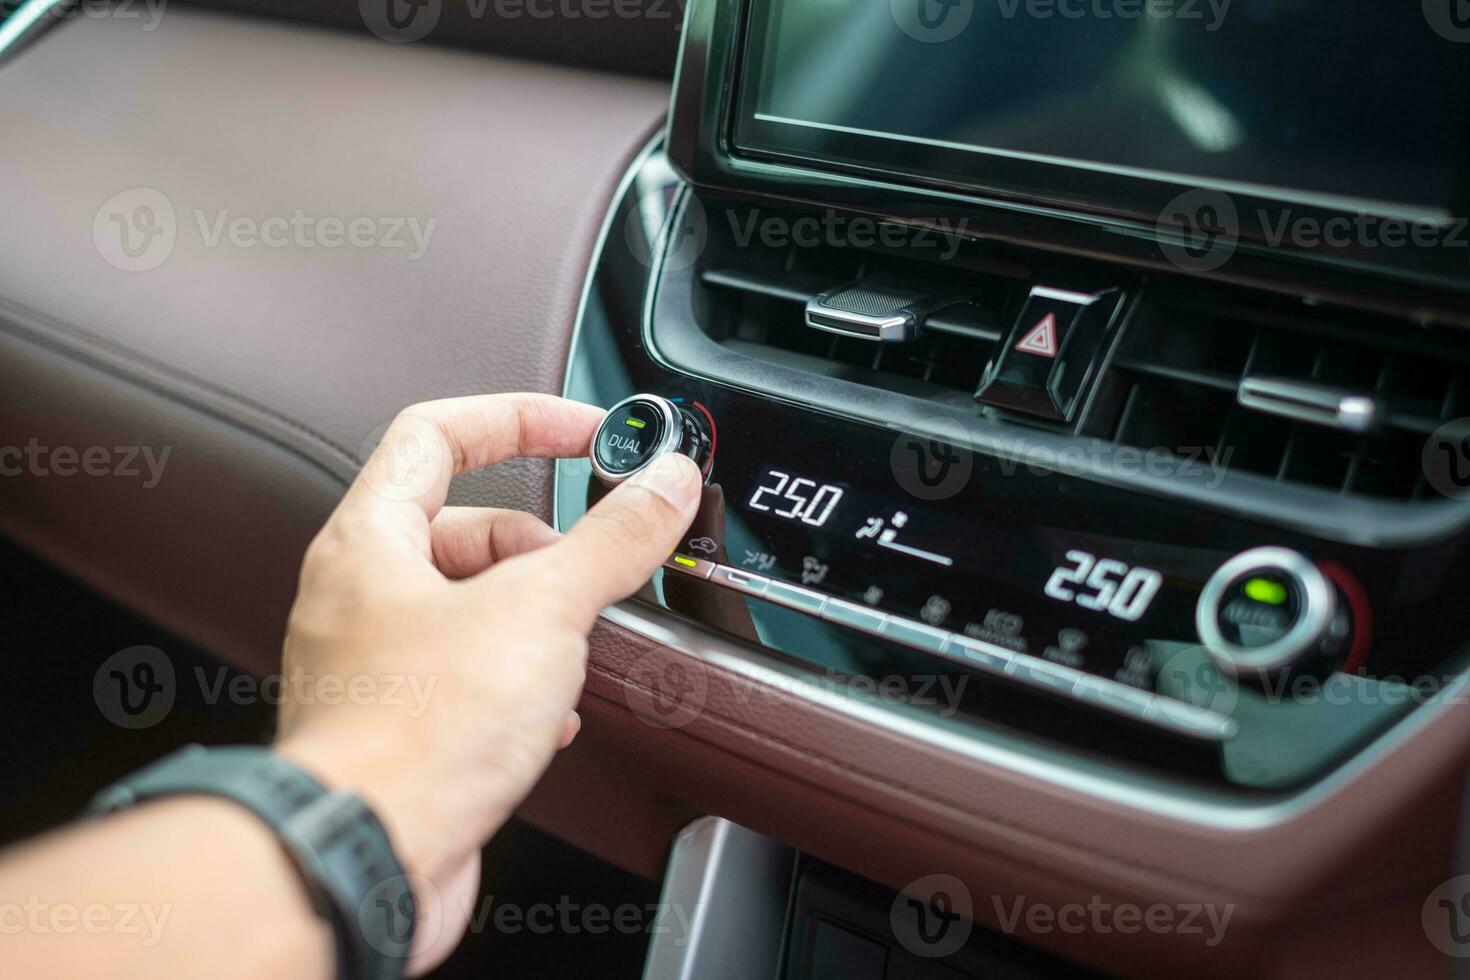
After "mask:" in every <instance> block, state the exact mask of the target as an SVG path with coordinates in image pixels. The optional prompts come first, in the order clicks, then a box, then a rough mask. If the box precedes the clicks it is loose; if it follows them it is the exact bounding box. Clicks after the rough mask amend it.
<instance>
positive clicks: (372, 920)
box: [87, 745, 417, 980]
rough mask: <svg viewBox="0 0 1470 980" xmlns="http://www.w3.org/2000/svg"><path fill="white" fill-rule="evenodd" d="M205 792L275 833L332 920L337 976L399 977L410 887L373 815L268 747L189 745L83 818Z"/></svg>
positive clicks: (408, 943)
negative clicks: (239, 808) (240, 809)
mask: <svg viewBox="0 0 1470 980" xmlns="http://www.w3.org/2000/svg"><path fill="white" fill-rule="evenodd" d="M191 794H204V795H207V796H218V797H222V798H224V799H228V800H232V801H234V802H235V803H238V804H239V805H241V806H243V807H245V808H246V809H247V810H249V811H250V812H252V813H254V814H255V815H256V816H257V817H259V818H260V819H261V820H262V821H264V822H265V823H266V825H267V826H269V827H270V828H271V830H272V831H273V832H274V833H275V834H276V836H277V837H278V838H279V839H280V841H281V844H282V845H283V846H284V848H285V850H286V852H287V853H288V854H289V855H290V856H291V859H292V861H293V862H295V864H296V867H297V870H298V871H299V872H300V873H301V876H302V878H303V880H304V881H305V882H306V885H307V887H308V889H310V891H311V895H312V900H313V903H314V904H315V906H316V910H317V913H318V914H319V915H321V916H322V917H323V918H326V919H327V920H328V921H330V922H331V923H332V928H333V932H334V933H335V936H336V942H337V976H338V977H339V978H341V980H398V978H400V977H402V976H403V966H404V963H405V962H406V961H407V959H408V954H409V952H410V950H411V948H412V946H413V932H414V924H415V920H416V918H417V916H416V912H415V905H414V895H413V889H412V887H411V885H410V882H409V880H408V876H407V874H406V873H405V872H404V870H403V866H402V864H400V863H399V861H398V858H397V857H396V856H395V854H394V852H393V846H392V842H391V841H390V840H389V839H388V832H387V830H386V829H384V827H383V825H382V823H380V822H379V821H378V818H377V816H376V815H375V814H374V813H373V811H372V810H371V809H370V808H369V807H368V805H367V804H366V803H364V802H363V801H362V799H361V798H360V797H358V796H357V795H355V794H352V793H331V792H328V791H327V788H326V787H325V786H323V785H322V784H321V783H319V782H317V780H316V779H314V778H313V777H312V776H311V775H310V774H309V773H307V772H306V771H305V770H303V769H301V768H300V767H298V766H296V765H294V764H292V763H290V762H287V761H286V760H285V759H282V758H280V757H279V756H277V755H276V754H275V753H273V752H271V751H270V750H268V749H265V748H262V747H258V746H252V747H244V746H239V747H229V748H213V749H210V748H205V747H204V746H202V745H191V746H188V747H187V748H184V749H180V750H179V751H178V752H175V753H174V754H172V755H170V756H166V757H165V758H163V759H161V760H159V761H158V762H156V763H154V764H153V765H151V766H148V767H147V768H145V769H142V770H140V771H138V772H136V773H134V774H133V775H131V776H128V777H127V778H126V779H123V780H122V781H120V782H118V783H115V784H114V785H112V786H110V787H108V788H107V789H105V790H103V791H102V792H101V793H98V794H97V796H96V797H94V798H93V800H92V802H91V804H90V805H89V806H88V807H87V815H88V816H101V815H104V814H107V813H111V812H113V811H116V810H121V809H125V808H127V807H130V806H134V805H136V804H138V803H142V802H144V801H146V800H153V799H159V798H161V797H167V796H181V795H191Z"/></svg>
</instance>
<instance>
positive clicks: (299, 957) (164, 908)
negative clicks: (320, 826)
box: [0, 797, 335, 980]
mask: <svg viewBox="0 0 1470 980" xmlns="http://www.w3.org/2000/svg"><path fill="white" fill-rule="evenodd" d="M0 935H3V937H4V938H3V940H0V943H3V947H4V951H5V952H4V957H3V958H4V961H5V966H6V969H5V972H6V974H7V975H9V976H18V977H32V976H35V977H40V976H64V977H94V976H106V977H119V978H128V977H139V978H144V977H146V978H149V980H174V978H178V980H193V978H196V977H201V976H211V977H222V978H228V977H262V976H269V977H273V978H279V980H329V978H330V977H332V976H333V975H334V971H335V953H334V947H333V940H332V931H331V927H330V926H329V925H328V924H327V923H326V922H325V921H324V920H322V919H321V918H320V917H318V916H317V914H316V913H315V912H314V911H313V909H312V907H311V901H310V897H309V895H308V893H307V891H306V888H305V886H304V885H303V884H302V882H301V879H300V877H299V875H298V874H297V872H296V870H295V868H294V867H293V866H292V864H291V860H290V858H289V857H287V855H286V853H285V851H284V850H282V848H281V846H280V844H279V843H278V842H277V841H276V838H275V837H274V836H273V835H272V833H271V831H270V830H269V828H267V827H266V826H265V824H264V823H262V822H261V821H260V820H259V819H258V818H256V817H255V816H254V815H253V814H251V813H249V812H248V811H246V810H244V809H243V808H241V807H239V806H238V805H236V804H233V803H230V802H228V801H224V800H214V799H210V798H207V797H179V798H176V799H169V800H162V801H159V802H155V803H149V804H146V805H144V806H140V807H138V808H137V809H134V810H128V811H125V812H122V813H119V814H116V815H113V816H110V817H107V818H106V819H104V820H101V821H97V822H90V823H82V824H76V825H74V826H71V827H67V828H65V829H63V830H60V831H58V832H56V833H53V834H50V835H47V836H46V837H43V838H41V839H39V840H35V841H31V842H29V843H27V844H24V845H22V846H20V847H17V848H15V849H13V850H11V851H9V852H7V853H6V854H4V855H0Z"/></svg>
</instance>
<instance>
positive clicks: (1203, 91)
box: [735, 0, 1470, 215]
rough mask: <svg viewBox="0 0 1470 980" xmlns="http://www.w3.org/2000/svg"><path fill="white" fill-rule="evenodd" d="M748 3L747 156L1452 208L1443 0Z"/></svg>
mask: <svg viewBox="0 0 1470 980" xmlns="http://www.w3.org/2000/svg"><path fill="white" fill-rule="evenodd" d="M749 6H750V15H749V16H750V19H749V21H748V24H747V42H746V53H745V59H744V63H743V75H742V86H741V94H740V101H739V105H738V112H737V116H736V128H735V142H736V145H737V146H738V147H739V148H741V149H742V150H745V151H752V152H755V153H758V154H759V153H763V152H764V153H773V154H778V155H783V156H795V157H800V158H803V159H809V160H815V161H829V162H833V163H838V164H851V165H854V166H860V167H862V168H864V169H870V170H879V171H882V172H888V173H897V174H907V175H915V176H933V177H938V178H941V179H949V180H952V181H954V182H957V183H961V184H966V185H971V186H976V185H978V186H982V187H992V188H1002V189H1003V188H1005V187H1007V186H1010V185H1013V184H1016V183H1024V177H1025V175H1027V171H1026V170H1025V169H1024V166H1025V165H1031V166H1032V168H1033V171H1034V168H1035V165H1038V164H1041V165H1052V166H1063V167H1070V168H1073V169H1074V177H1073V179H1071V180H1068V179H1065V178H1063V179H1057V178H1056V177H1055V176H1053V177H1052V178H1051V179H1049V180H1046V181H1041V182H1039V183H1040V186H1043V187H1046V188H1049V189H1052V190H1058V191H1059V192H1063V193H1065V192H1066V191H1068V190H1073V191H1075V190H1077V187H1076V186H1073V185H1074V184H1076V180H1077V175H1078V174H1080V173H1081V172H1083V171H1093V172H1094V173H1095V174H1099V175H1124V176H1129V177H1138V178H1142V179H1145V180H1154V181H1159V180H1162V181H1170V180H1173V181H1175V182H1176V183H1187V184H1204V185H1210V184H1212V183H1213V184H1214V185H1215V186H1217V187H1221V188H1223V189H1225V190H1227V191H1231V192H1234V191H1236V190H1242V191H1244V192H1246V193H1251V194H1256V195H1258V196H1266V197H1274V198H1277V199H1286V200H1300V201H1303V202H1305V203H1310V204H1323V205H1324V206H1329V207H1335V208H1338V209H1343V210H1359V209H1367V210H1377V211H1382V212H1387V213H1397V214H1413V215H1429V214H1441V215H1442V214H1444V213H1454V214H1462V213H1464V212H1463V211H1452V210H1450V209H1451V208H1453V206H1454V203H1455V202H1456V201H1457V200H1459V199H1461V198H1462V196H1463V193H1464V191H1465V189H1466V172H1467V161H1470V57H1466V52H1465V45H1464V44H1456V43H1452V41H1453V40H1454V39H1458V40H1460V41H1464V40H1466V38H1467V37H1470V28H1467V27H1466V26H1465V25H1464V24H1459V23H1458V22H1456V21H1452V16H1453V15H1452V14H1451V13H1450V12H1449V11H1450V9H1451V8H1452V7H1453V6H1454V4H1453V3H1440V4H1437V5H1436V4H1428V5H1421V4H1418V3H1351V4H1343V3H1339V2H1335V0H1291V2H1286V0H1233V2H1232V0H1198V2H1186V0H1179V2H1175V3H1167V4H1159V3H1138V4H1134V3H1120V2H1109V0H1102V2H1098V0H1086V2H1084V0H1047V2H1046V3H1036V2H1032V0H974V2H971V0H947V2H939V0H893V2H892V3H889V2H883V0H879V2H872V0H823V2H812V0H752V2H751V4H750V5H749ZM1431 8H1432V10H1431ZM1441 12H1443V14H1444V16H1443V17H1440V18H1439V19H1440V20H1442V21H1443V23H1436V17H1437V16H1438V14H1439V13H1441ZM1031 175H1032V176H1034V173H1032V174H1031ZM1025 190H1026V188H1025V187H1021V188H1018V192H1020V193H1025ZM1176 192H1177V191H1176ZM1343 202H1346V203H1347V205H1348V206H1347V207H1343Z"/></svg>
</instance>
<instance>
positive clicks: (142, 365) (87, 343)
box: [0, 297, 362, 479]
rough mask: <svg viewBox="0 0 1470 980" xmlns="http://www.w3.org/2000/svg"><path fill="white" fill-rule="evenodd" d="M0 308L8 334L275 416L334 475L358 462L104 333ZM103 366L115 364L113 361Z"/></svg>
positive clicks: (291, 423)
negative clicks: (319, 453) (64, 343)
mask: <svg viewBox="0 0 1470 980" xmlns="http://www.w3.org/2000/svg"><path fill="white" fill-rule="evenodd" d="M0 314H4V316H3V317H0V330H5V331H6V332H8V333H11V334H13V335H16V336H20V337H23V338H27V339H31V340H33V341H34V340H42V341H46V340H49V341H51V342H50V343H49V344H47V346H50V347H52V348H53V349H58V350H59V352H60V353H63V354H65V355H68V356H72V357H73V359H77V358H76V356H75V355H76V353H77V352H75V351H72V350H68V349H66V348H65V347H60V348H58V346H57V342H56V340H55V339H53V338H50V337H47V336H46V335H47V334H59V335H61V336H63V337H65V338H66V339H67V340H69V341H71V342H73V343H77V344H80V345H82V346H83V347H84V348H91V350H92V352H93V353H94V356H95V357H96V358H97V360H99V361H102V362H104V363H105V362H106V360H107V357H104V355H107V356H110V357H111V358H116V359H119V360H121V361H124V362H125V363H126V364H127V365H128V366H130V367H131V368H133V369H134V370H135V371H136V372H138V373H139V374H140V375H142V380H150V381H152V382H153V384H154V385H156V386H158V387H167V386H168V384H169V383H174V384H182V385H184V386H186V387H189V388H192V389H195V390H196V391H199V392H203V393H206V394H209V395H212V396H214V397H215V398H218V399H221V400H223V401H224V402H226V403H228V404H231V405H234V406H237V407H243V408H247V409H249V410H251V411H252V412H255V413H258V414H260V415H262V416H264V417H266V418H268V419H270V420H271V421H274V422H277V423H279V424H281V425H283V426H285V427H286V428H288V429H290V430H291V431H292V432H294V433H296V434H297V435H300V436H303V437H305V438H306V439H307V440H308V441H309V442H313V443H316V444H317V448H318V449H322V450H325V455H326V456H329V457H335V458H333V459H331V460H330V461H328V460H326V459H314V460H313V462H315V463H317V464H318V465H320V466H322V467H323V468H324V469H326V470H327V471H328V472H329V473H331V474H332V475H333V476H334V477H337V478H339V479H343V478H344V476H345V477H346V478H348V479H350V477H351V475H352V474H355V473H356V472H357V470H358V469H359V467H360V466H361V465H362V464H361V461H360V460H359V459H358V458H357V457H356V456H355V455H354V454H353V453H351V452H349V451H348V450H347V449H346V448H345V447H343V446H342V445H341V444H340V443H338V442H337V441H336V440H334V439H332V438H331V437H330V436H327V435H326V434H324V433H322V432H320V431H318V430H317V429H314V428H312V427H311V426H309V425H307V424H305V423H303V422H301V421H299V420H297V419H293V418H291V417H290V416H288V415H283V414H282V413H280V412H278V411H276V410H275V409H273V408H271V407H269V406H268V405H263V404H261V403H260V402H257V401H255V400H253V399H251V398H247V397H245V396H243V395H240V394H237V393H235V392H233V391H230V390H228V389H225V388H221V387H219V386H218V385H215V384H212V383H210V382H208V381H204V380H202V379H201V378H198V377H195V376H194V375H192V374H189V373H188V372H185V371H181V370H179V369H178V368H175V367H173V366H172V365H169V364H165V363H162V362H160V361H157V360H155V359H153V358H150V357H147V356H145V355H143V354H139V353H137V352H136V351H132V350H129V349H128V348H126V347H123V346H121V345H120V344H117V343H116V342H114V341H112V340H109V339H107V338H105V337H101V336H98V335H97V334H94V333H91V332H90V331H87V330H83V329H82V328H80V327H76V326H73V325H71V324H68V323H65V322H63V321H61V320H58V319H56V318H55V317H52V316H49V315H47V314H45V313H41V312H40V311H38V310H34V309H31V308H30V307H27V306H24V305H22V304H20V303H17V302H15V301H14V300H11V299H8V298H6V297H0ZM27 335H29V337H27ZM37 335H39V336H37ZM108 366H110V367H116V365H108ZM171 394H174V395H177V393H176V392H171ZM230 420H231V421H232V422H235V423H237V424H242V423H245V422H246V420H245V419H243V418H240V417H238V416H231V417H230ZM334 464H336V465H334ZM341 466H345V467H346V470H347V472H346V474H344V473H342V472H339V468H340V467H341Z"/></svg>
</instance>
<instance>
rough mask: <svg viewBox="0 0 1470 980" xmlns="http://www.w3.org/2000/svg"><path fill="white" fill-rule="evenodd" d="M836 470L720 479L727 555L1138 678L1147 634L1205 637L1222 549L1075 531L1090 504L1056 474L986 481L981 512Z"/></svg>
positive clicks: (1178, 639)
mask: <svg viewBox="0 0 1470 980" xmlns="http://www.w3.org/2000/svg"><path fill="white" fill-rule="evenodd" d="M833 469H836V467H828V470H827V471H826V472H817V471H815V470H812V469H809V468H807V469H804V468H799V467H792V466H789V465H787V464H785V463H762V464H760V465H758V466H756V467H755V470H756V476H755V478H754V479H753V480H751V481H749V483H748V484H747V485H744V486H737V485H730V486H726V487H724V488H723V490H724V492H725V493H726V494H727V497H726V502H725V506H726V517H727V520H726V527H725V531H724V534H725V547H726V552H727V554H726V557H725V561H727V562H728V563H729V564H731V565H733V566H735V567H737V568H743V569H746V570H749V571H753V572H758V573H760V574H763V575H767V576H771V577H775V578H780V579H783V580H786V581H790V582H792V583H793V584H801V585H805V586H807V587H809V588H812V589H815V590H818V591H820V592H823V593H826V594H829V595H835V596H838V597H841V598H845V599H849V600H852V601H856V602H862V603H865V604H867V605H870V606H872V607H874V608H877V609H881V610H883V611H886V612H890V613H895V614H898V615H902V616H905V617H908V618H911V619H918V620H921V621H923V622H925V623H928V624H929V625H931V626H935V627H939V628H943V629H947V630H951V631H954V632H959V633H964V634H966V635H968V636H971V637H974V638H976V639H980V640H984V641H987V642H989V643H993V644H995V645H997V646H1001V647H1005V648H1006V649H1009V650H1012V651H1015V652H1018V653H1027V654H1031V655H1033V656H1037V657H1042V658H1045V659H1048V660H1051V661H1053V662H1057V663H1062V664H1065V665H1067V666H1071V667H1076V668H1080V669H1087V670H1089V671H1092V672H1094V673H1102V674H1106V675H1108V676H1114V677H1117V678H1118V679H1122V680H1124V681H1130V682H1132V683H1136V684H1138V685H1140V686H1149V685H1150V684H1151V680H1150V678H1149V676H1148V673H1147V670H1148V667H1147V665H1148V663H1149V661H1150V656H1149V654H1150V650H1149V644H1150V643H1156V642H1164V643H1186V644H1193V643H1197V640H1196V638H1195V634H1194V625H1193V624H1194V619H1193V616H1194V608H1195V603H1196V601H1197V599H1198V596H1199V592H1200V589H1201V587H1202V585H1203V582H1204V580H1205V579H1206V578H1208V576H1209V574H1210V573H1211V572H1212V571H1213V569H1214V568H1215V566H1216V565H1218V563H1219V561H1220V559H1221V554H1220V553H1218V552H1215V551H1202V550H1201V549H1200V548H1199V547H1198V546H1195V545H1191V544H1190V543H1189V542H1186V541H1184V540H1180V541H1179V542H1178V544H1177V545H1175V544H1168V543H1161V542H1158V541H1155V540H1149V537H1148V536H1140V537H1133V536H1131V535H1129V534H1128V533H1126V531H1124V530H1123V529H1119V532H1120V533H1114V534H1109V533H1082V532H1078V531H1072V530H1067V529H1066V528H1065V523H1070V521H1066V519H1065V518H1064V517H1063V516H1062V511H1063V510H1064V509H1065V510H1071V509H1072V508H1073V507H1075V506H1077V505H1078V504H1082V505H1084V506H1085V501H1082V500H1077V499H1065V500H1052V499H1049V498H1051V496H1052V495H1053V494H1061V495H1063V496H1066V491H1065V490H1063V489H1062V488H1063V487H1064V486H1065V485H1064V484H1061V483H1060V482H1058V481H1043V480H1029V479H1026V478H1025V477H1024V476H1020V475H1016V474H1013V475H1012V476H1010V477H1007V476H1005V475H1004V474H1002V475H1001V479H999V480H996V481H995V482H994V483H993V484H992V483H991V481H990V479H988V478H987V480H986V484H987V487H990V486H993V490H992V492H990V493H987V494H984V495H983V496H982V497H981V499H983V500H987V501H988V503H989V504H990V505H991V507H989V508H987V507H982V509H981V510H979V511H978V512H977V511H975V510H973V509H971V508H972V507H973V504H974V502H975V497H974V496H973V495H972V494H969V493H965V494H955V495H952V496H947V497H946V496H943V495H940V494H935V495H934V496H935V497H936V499H934V500H929V501H924V500H917V499H915V498H914V497H913V496H912V495H909V494H906V493H903V492H902V491H901V490H900V489H899V488H898V487H894V488H884V489H882V490H877V491H875V490H874V489H871V488H870V487H868V486H864V485H862V484H861V481H853V480H848V479H844V478H843V477H844V476H845V474H840V473H834V472H832V470H833ZM962 497H963V498H965V500H966V501H968V502H969V504H968V506H967V505H966V504H964V503H962V502H961V499H960V498H962ZM991 508H993V509H991ZM1048 510H1052V511H1053V514H1054V516H1055V517H1056V518H1057V519H1058V520H1060V521H1063V522H1065V523H1064V524H1063V526H1057V525H1056V524H1053V523H1052V522H1051V521H1049V520H1047V518H1046V514H1047V511H1048ZM1002 515H1003V516H1002ZM1155 659H1156V658H1155ZM1130 671H1136V676H1129V672H1130Z"/></svg>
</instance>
